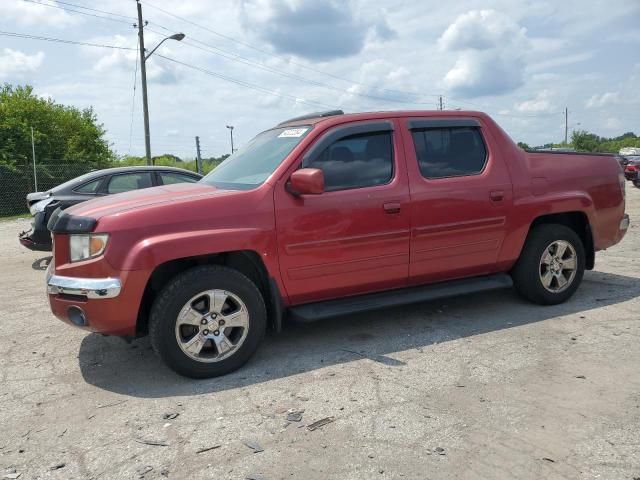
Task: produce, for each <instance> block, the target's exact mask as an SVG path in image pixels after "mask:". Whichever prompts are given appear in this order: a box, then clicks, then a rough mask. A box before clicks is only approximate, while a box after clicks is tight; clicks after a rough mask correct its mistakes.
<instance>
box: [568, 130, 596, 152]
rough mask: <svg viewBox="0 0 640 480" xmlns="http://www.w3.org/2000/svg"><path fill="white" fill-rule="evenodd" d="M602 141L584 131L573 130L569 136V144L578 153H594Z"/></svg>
mask: <svg viewBox="0 0 640 480" xmlns="http://www.w3.org/2000/svg"><path fill="white" fill-rule="evenodd" d="M601 142H602V139H601V138H600V137H599V136H597V135H595V134H593V133H589V132H587V131H586V130H574V132H573V133H572V134H571V144H572V145H573V148H575V149H576V151H578V152H595V151H596V150H597V149H598V146H599V145H600V143H601Z"/></svg>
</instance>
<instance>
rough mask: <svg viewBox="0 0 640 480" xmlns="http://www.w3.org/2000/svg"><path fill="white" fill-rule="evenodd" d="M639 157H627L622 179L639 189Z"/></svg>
mask: <svg viewBox="0 0 640 480" xmlns="http://www.w3.org/2000/svg"><path fill="white" fill-rule="evenodd" d="M639 174H640V156H628V157H627V164H626V165H625V167H624V177H625V178H626V179H627V180H629V181H631V182H633V184H634V185H635V186H636V187H639V188H640V178H639V177H638V175H639Z"/></svg>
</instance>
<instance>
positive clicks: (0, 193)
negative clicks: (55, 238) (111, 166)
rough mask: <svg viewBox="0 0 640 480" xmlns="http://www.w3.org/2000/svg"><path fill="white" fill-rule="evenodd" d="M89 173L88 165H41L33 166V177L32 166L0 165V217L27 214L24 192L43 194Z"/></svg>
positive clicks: (89, 167) (25, 194)
mask: <svg viewBox="0 0 640 480" xmlns="http://www.w3.org/2000/svg"><path fill="white" fill-rule="evenodd" d="M91 170H93V168H92V167H91V166H90V165H86V164H82V163H56V164H46V163H45V164H40V165H37V166H36V172H35V178H34V171H33V166H31V167H10V166H7V165H0V217H8V216H14V215H21V214H26V213H29V209H28V208H27V200H26V196H27V194H28V193H31V192H35V191H38V192H44V191H47V190H49V189H50V188H53V187H55V186H57V185H60V184H61V183H64V182H66V181H67V180H71V179H72V178H75V177H78V176H80V175H82V174H85V173H87V172H90V171H91ZM36 185H37V187H36Z"/></svg>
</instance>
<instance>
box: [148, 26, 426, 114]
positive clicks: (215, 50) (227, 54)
mask: <svg viewBox="0 0 640 480" xmlns="http://www.w3.org/2000/svg"><path fill="white" fill-rule="evenodd" d="M151 23H153V24H154V25H156V26H158V27H160V28H162V29H163V30H166V31H173V30H172V29H170V28H167V27H164V26H162V25H160V24H158V23H156V22H151ZM147 30H149V31H150V32H153V33H156V34H158V35H163V34H162V33H160V32H158V31H156V30H153V29H151V28H147ZM189 38H190V39H191V41H189V40H183V41H182V43H183V44H185V45H188V46H190V47H192V48H196V49H198V50H202V51H204V52H207V53H211V54H213V55H218V56H220V57H223V58H226V59H228V60H233V61H236V62H239V63H242V64H244V65H248V66H250V67H254V68H258V69H260V70H263V71H266V72H270V73H274V74H276V75H280V76H282V77H285V78H290V79H293V80H297V81H300V82H303V83H306V84H308V85H312V86H315V87H322V88H326V89H329V90H332V91H336V92H341V93H345V94H347V95H353V96H357V97H362V98H366V99H371V100H377V101H383V102H389V103H406V104H410V105H431V103H427V102H418V101H410V100H401V99H398V98H388V97H381V96H377V95H372V94H368V93H360V92H353V91H350V90H347V89H345V88H340V87H336V86H334V85H329V84H326V83H322V82H318V81H316V80H311V79H309V78H305V77H301V76H299V75H295V74H291V73H286V72H283V71H282V70H279V69H277V68H274V67H270V66H268V65H264V64H263V63H260V62H256V61H253V60H251V59H249V58H247V57H243V56H242V55H238V54H235V53H231V52H229V51H226V50H223V49H221V48H219V47H216V46H213V45H211V44H208V43H206V42H203V41H201V40H198V39H195V38H193V37H192V36H191V35H190V36H189ZM191 42H196V43H198V44H200V45H203V46H200V45H195V44H194V43H191ZM205 47H206V48H205ZM381 90H384V89H381Z"/></svg>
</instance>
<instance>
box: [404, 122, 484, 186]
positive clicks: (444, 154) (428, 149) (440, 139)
mask: <svg viewBox="0 0 640 480" xmlns="http://www.w3.org/2000/svg"><path fill="white" fill-rule="evenodd" d="M412 135H413V143H414V146H415V149H416V157H417V158H418V166H419V167H420V173H421V174H422V176H423V177H425V178H446V177H461V176H466V175H476V174H478V173H480V172H482V170H483V169H484V166H485V163H486V161H487V149H486V147H485V145H484V142H483V141H482V135H481V134H480V132H479V130H478V129H477V128H469V127H454V128H429V129H425V130H414V131H413V132H412Z"/></svg>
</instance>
